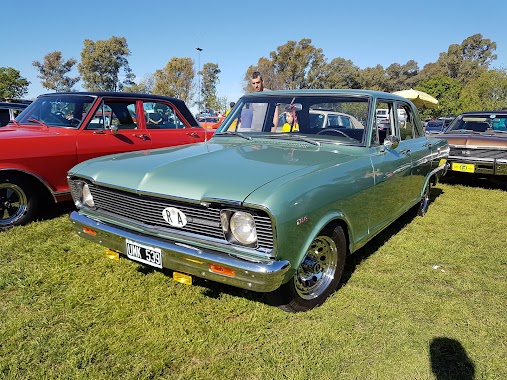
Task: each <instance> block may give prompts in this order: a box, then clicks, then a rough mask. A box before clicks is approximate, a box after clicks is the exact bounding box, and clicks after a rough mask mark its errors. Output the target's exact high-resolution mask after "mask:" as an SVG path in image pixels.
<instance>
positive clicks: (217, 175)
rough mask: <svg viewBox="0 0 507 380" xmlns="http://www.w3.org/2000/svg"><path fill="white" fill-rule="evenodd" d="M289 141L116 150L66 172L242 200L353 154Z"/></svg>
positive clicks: (147, 189) (178, 193)
mask: <svg viewBox="0 0 507 380" xmlns="http://www.w3.org/2000/svg"><path fill="white" fill-rule="evenodd" d="M278 143H279V141H278ZM291 143H292V142H289V143H284V144H276V141H273V143H256V142H252V143H238V144H232V143H224V144H222V143H214V142H207V143H199V144H193V145H187V146H179V147H174V148H164V149H156V150H147V151H139V152H131V153H124V154H117V155H112V156H105V157H99V158H95V159H92V160H89V161H85V162H83V163H81V164H78V165H76V166H75V167H74V168H72V169H71V170H70V171H69V175H72V174H76V175H79V176H84V177H88V178H90V179H92V180H93V181H95V182H97V183H102V184H105V185H111V186H114V187H119V188H125V189H129V190H136V191H138V192H142V193H155V194H166V195H170V196H171V197H178V198H183V199H192V200H197V201H199V200H205V199H227V200H230V201H237V202H242V201H244V200H245V199H246V198H247V197H248V195H249V194H251V193H252V192H253V191H255V190H256V189H258V188H260V187H262V186H264V185H266V184H268V183H271V186H277V184H278V185H281V184H282V183H285V182H286V181H290V179H291V178H294V176H301V175H304V174H305V173H307V172H309V171H313V170H318V169H319V167H324V166H328V165H337V164H341V163H344V162H347V161H349V160H353V159H354V158H356V157H355V156H354V155H353V154H350V152H349V153H345V152H340V151H339V149H337V148H336V146H335V147H334V149H333V150H330V149H327V150H326V149H322V148H321V147H316V146H313V145H309V144H299V145H300V146H299V147H294V146H291ZM345 149H346V148H345Z"/></svg>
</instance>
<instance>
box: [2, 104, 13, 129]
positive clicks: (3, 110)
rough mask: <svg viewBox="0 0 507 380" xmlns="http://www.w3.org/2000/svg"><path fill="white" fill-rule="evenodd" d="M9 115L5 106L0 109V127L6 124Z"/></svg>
mask: <svg viewBox="0 0 507 380" xmlns="http://www.w3.org/2000/svg"><path fill="white" fill-rule="evenodd" d="M10 118H11V116H10V115H9V110H8V109H7V108H5V109H4V108H2V109H0V127H3V126H4V125H7V123H8V122H9V120H10Z"/></svg>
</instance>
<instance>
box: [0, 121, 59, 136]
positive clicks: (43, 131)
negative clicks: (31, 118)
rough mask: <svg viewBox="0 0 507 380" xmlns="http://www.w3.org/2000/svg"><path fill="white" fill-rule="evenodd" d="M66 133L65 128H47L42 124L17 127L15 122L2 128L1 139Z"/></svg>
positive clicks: (0, 129) (0, 131) (0, 130)
mask: <svg viewBox="0 0 507 380" xmlns="http://www.w3.org/2000/svg"><path fill="white" fill-rule="evenodd" d="M65 133H66V130H65V129H64V128H51V127H47V128H46V127H44V126H42V125H40V126H39V125H37V126H29V127H25V126H21V127H17V126H15V125H14V124H8V125H6V126H5V127H2V128H0V139H12V138H23V137H26V138H31V137H38V136H48V135H61V134H65Z"/></svg>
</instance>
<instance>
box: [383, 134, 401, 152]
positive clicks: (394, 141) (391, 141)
mask: <svg viewBox="0 0 507 380" xmlns="http://www.w3.org/2000/svg"><path fill="white" fill-rule="evenodd" d="M398 145H400V139H399V138H398V137H396V136H394V135H387V136H386V139H385V140H384V146H385V147H386V149H396V148H397V147H398Z"/></svg>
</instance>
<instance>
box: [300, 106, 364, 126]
mask: <svg viewBox="0 0 507 380" xmlns="http://www.w3.org/2000/svg"><path fill="white" fill-rule="evenodd" d="M309 114H310V126H311V127H312V128H333V127H335V128H355V129H364V126H363V124H361V122H360V121H359V120H357V119H356V118H355V117H354V116H352V115H348V114H346V113H342V112H335V111H325V110H310V111H309Z"/></svg>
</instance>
